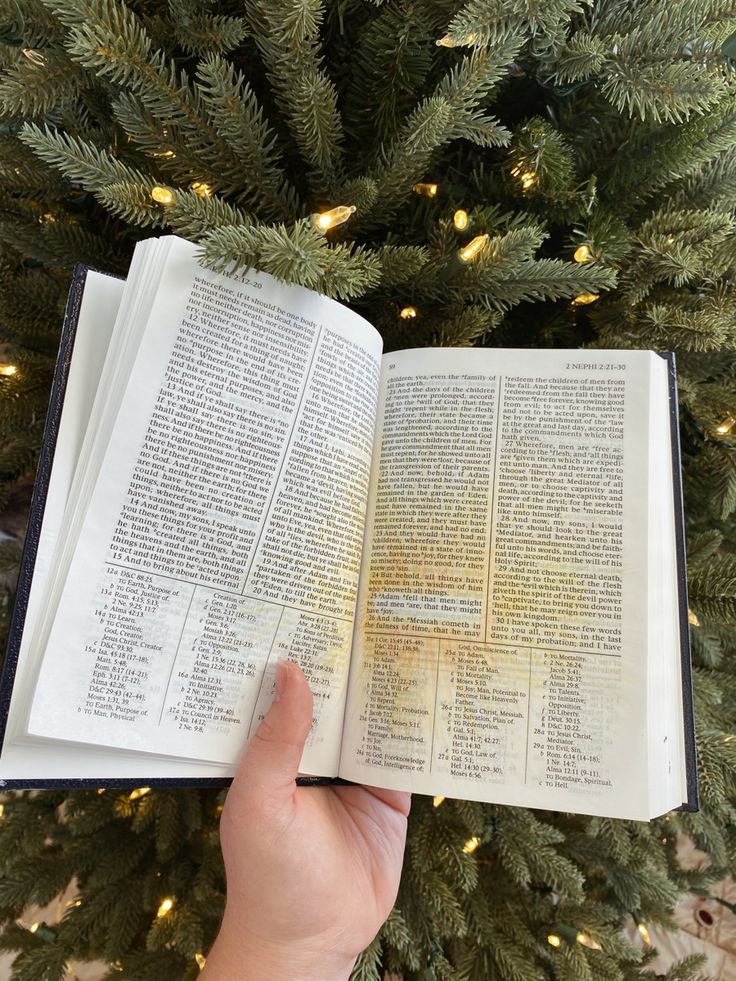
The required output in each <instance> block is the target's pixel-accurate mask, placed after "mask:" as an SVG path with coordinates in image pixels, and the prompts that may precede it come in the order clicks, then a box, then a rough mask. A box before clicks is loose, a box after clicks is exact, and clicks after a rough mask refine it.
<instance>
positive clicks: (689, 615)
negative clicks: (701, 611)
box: [687, 607, 700, 627]
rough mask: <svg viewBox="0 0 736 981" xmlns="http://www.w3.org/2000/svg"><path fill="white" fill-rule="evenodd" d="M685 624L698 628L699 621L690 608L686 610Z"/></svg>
mask: <svg viewBox="0 0 736 981" xmlns="http://www.w3.org/2000/svg"><path fill="white" fill-rule="evenodd" d="M687 622H688V623H689V624H690V626H691V627H699V626H700V620H698V615H697V613H695V612H694V611H693V610H691V609H690V607H688V608H687Z"/></svg>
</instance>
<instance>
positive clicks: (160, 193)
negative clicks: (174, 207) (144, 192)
mask: <svg viewBox="0 0 736 981" xmlns="http://www.w3.org/2000/svg"><path fill="white" fill-rule="evenodd" d="M151 197H152V198H153V200H154V201H155V202H156V203H157V204H171V202H172V201H173V200H174V194H173V192H172V191H170V190H169V188H168V187H159V185H158V184H157V185H156V187H154V188H153V190H152V191H151Z"/></svg>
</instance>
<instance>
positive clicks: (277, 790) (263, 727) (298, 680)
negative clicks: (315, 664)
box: [231, 660, 313, 808]
mask: <svg viewBox="0 0 736 981" xmlns="http://www.w3.org/2000/svg"><path fill="white" fill-rule="evenodd" d="M275 687H276V692H275V695H274V700H273V702H272V703H271V707H270V708H269V710H268V712H267V713H266V715H265V716H264V718H263V719H262V720H261V723H260V725H259V726H258V728H257V729H256V731H255V733H254V734H253V736H252V738H251V740H250V742H249V743H248V745H247V746H246V749H245V752H244V753H243V759H242V760H241V763H240V766H239V767H238V772H237V774H236V775H235V780H234V781H233V786H232V791H235V793H236V794H237V795H238V796H239V795H240V794H247V795H248V796H251V795H253V797H254V798H255V799H258V800H260V801H261V802H262V803H268V802H270V803H272V804H275V805H276V806H277V807H279V808H280V807H283V806H284V805H285V804H286V803H288V801H289V800H290V799H291V798H292V797H293V795H294V791H295V790H296V784H295V782H294V781H295V778H296V775H297V773H298V772H299V763H300V761H301V758H302V754H303V752H304V743H305V742H306V739H307V736H308V735H309V731H310V729H311V727H312V711H313V704H312V703H313V699H312V692H311V691H310V689H309V683H308V681H307V679H306V677H305V675H304V672H303V671H302V669H301V668H300V666H299V665H298V664H297V663H296V662H295V661H281V660H280V661H277V663H276V686H275ZM232 791H231V792H232Z"/></svg>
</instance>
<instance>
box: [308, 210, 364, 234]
mask: <svg viewBox="0 0 736 981" xmlns="http://www.w3.org/2000/svg"><path fill="white" fill-rule="evenodd" d="M357 210H358V209H357V208H356V207H355V205H354V204H351V205H345V204H340V205H338V206H337V207H336V208H331V209H330V210H329V211H322V212H320V213H319V214H316V215H312V224H313V225H314V227H315V228H318V229H319V230H320V231H321V232H327V231H329V230H330V229H331V228H334V227H335V225H342V223H343V222H344V221H347V220H348V218H349V217H350V216H351V215H352V214H354V213H355V212H356V211H357Z"/></svg>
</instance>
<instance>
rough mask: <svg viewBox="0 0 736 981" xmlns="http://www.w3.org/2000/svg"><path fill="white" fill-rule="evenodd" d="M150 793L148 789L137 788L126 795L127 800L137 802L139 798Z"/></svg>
mask: <svg viewBox="0 0 736 981" xmlns="http://www.w3.org/2000/svg"><path fill="white" fill-rule="evenodd" d="M150 793H151V788H150V787H138V789H137V790H134V791H133V792H132V793H130V794H128V800H138V799H139V798H140V797H145V796H146V794H150Z"/></svg>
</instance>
